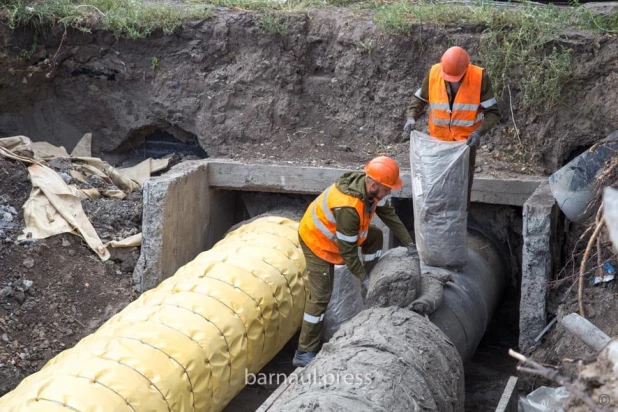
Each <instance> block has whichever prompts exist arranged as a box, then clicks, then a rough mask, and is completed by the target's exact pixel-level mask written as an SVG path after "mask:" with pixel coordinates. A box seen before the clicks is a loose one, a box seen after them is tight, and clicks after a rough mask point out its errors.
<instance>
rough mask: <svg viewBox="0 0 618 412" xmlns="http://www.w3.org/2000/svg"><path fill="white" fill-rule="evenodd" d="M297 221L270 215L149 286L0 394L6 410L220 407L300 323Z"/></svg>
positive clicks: (301, 270)
mask: <svg viewBox="0 0 618 412" xmlns="http://www.w3.org/2000/svg"><path fill="white" fill-rule="evenodd" d="M297 230H298V223H297V222H294V221H292V220H289V219H285V218H280V217H266V218H261V219H258V220H255V221H253V222H251V223H249V224H246V225H244V226H242V227H240V228H239V229H237V230H235V231H233V232H231V233H229V234H228V235H227V236H226V237H225V238H224V239H223V240H221V241H220V242H219V243H217V244H216V245H215V246H214V247H213V248H212V249H210V250H209V251H207V252H204V253H201V254H200V255H199V256H198V257H197V258H195V260H193V261H192V262H189V263H187V264H186V265H185V266H183V267H182V268H180V269H179V270H178V272H176V274H175V275H174V276H173V277H171V278H169V279H167V280H165V281H164V282H162V283H161V284H160V285H159V286H158V287H157V288H156V289H153V290H151V291H148V292H146V293H144V294H143V295H142V296H141V297H140V298H139V299H137V300H136V301H135V302H133V303H131V304H130V305H128V306H127V307H126V308H125V309H124V310H123V311H122V312H120V313H118V314H117V315H115V316H114V317H112V318H111V319H110V320H108V321H107V322H106V323H105V324H103V325H102V326H101V327H100V328H99V330H97V331H96V332H95V333H93V334H92V335H90V336H87V337H85V338H84V339H82V340H81V341H80V342H79V343H78V344H77V345H75V347H74V348H72V349H69V350H66V351H64V352H62V353H61V354H59V355H58V356H56V357H55V358H53V359H52V360H50V361H49V362H48V363H47V364H46V365H45V366H44V367H43V369H41V370H40V371H39V372H37V373H35V374H33V375H31V376H29V377H27V378H26V379H24V380H23V381H22V383H21V384H20V385H19V386H18V387H17V388H16V389H15V390H13V391H12V392H10V393H8V394H7V395H5V396H4V397H2V398H0V411H2V412H8V411H29V412H36V411H45V412H54V411H62V412H67V411H80V412H94V411H105V412H111V411H114V412H116V411H118V412H120V411H220V410H222V409H223V408H224V407H225V405H226V404H227V403H228V402H229V401H230V400H231V399H232V398H233V397H234V396H235V395H236V394H237V393H238V392H239V391H240V390H241V389H242V388H243V386H244V385H245V373H257V372H258V371H259V370H260V369H261V368H262V367H263V366H264V365H265V364H266V363H267V362H268V361H269V360H270V359H272V358H273V356H274V355H275V354H276V353H277V352H279V351H280V350H281V348H282V347H283V345H284V344H285V343H286V342H287V341H288V340H289V339H290V338H291V337H292V335H294V333H295V332H296V331H297V330H298V328H299V327H300V324H301V321H302V315H303V309H304V303H305V294H306V293H307V291H306V288H305V285H306V273H305V260H304V257H303V254H302V251H301V249H300V246H299V243H298V234H297Z"/></svg>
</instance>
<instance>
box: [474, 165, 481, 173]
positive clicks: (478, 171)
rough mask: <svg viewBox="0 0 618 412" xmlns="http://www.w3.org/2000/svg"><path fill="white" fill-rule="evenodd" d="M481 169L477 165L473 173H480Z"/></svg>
mask: <svg viewBox="0 0 618 412" xmlns="http://www.w3.org/2000/svg"><path fill="white" fill-rule="evenodd" d="M482 171H483V168H482V167H481V166H478V167H477V168H476V169H474V173H481V172H482Z"/></svg>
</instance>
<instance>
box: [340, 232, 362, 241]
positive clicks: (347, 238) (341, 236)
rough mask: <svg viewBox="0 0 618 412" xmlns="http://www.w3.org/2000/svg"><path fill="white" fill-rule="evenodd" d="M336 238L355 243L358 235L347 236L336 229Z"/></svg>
mask: <svg viewBox="0 0 618 412" xmlns="http://www.w3.org/2000/svg"><path fill="white" fill-rule="evenodd" d="M337 239H339V240H343V241H345V242H350V243H352V242H354V243H356V242H357V241H358V235H354V236H348V235H344V234H343V233H341V232H339V231H337Z"/></svg>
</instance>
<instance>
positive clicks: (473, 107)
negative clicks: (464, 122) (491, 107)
mask: <svg viewBox="0 0 618 412" xmlns="http://www.w3.org/2000/svg"><path fill="white" fill-rule="evenodd" d="M478 109H479V105H478V104H463V103H455V104H453V110H466V111H468V110H469V111H473V112H476V111H477V110H478Z"/></svg>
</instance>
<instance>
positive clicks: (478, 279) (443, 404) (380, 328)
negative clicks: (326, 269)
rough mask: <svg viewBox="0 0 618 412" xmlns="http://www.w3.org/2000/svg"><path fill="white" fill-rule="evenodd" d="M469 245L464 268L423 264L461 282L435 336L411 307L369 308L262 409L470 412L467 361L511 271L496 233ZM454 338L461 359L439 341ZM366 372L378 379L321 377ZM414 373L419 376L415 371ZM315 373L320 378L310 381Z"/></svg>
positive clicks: (448, 292)
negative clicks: (338, 381)
mask: <svg viewBox="0 0 618 412" xmlns="http://www.w3.org/2000/svg"><path fill="white" fill-rule="evenodd" d="M468 246H469V250H468V265H467V266H466V267H465V268H464V269H463V270H462V271H459V272H458V271H449V270H445V269H441V268H431V267H424V268H423V269H424V271H440V272H448V273H450V274H451V276H452V278H453V280H454V282H453V283H449V284H448V285H447V286H446V287H445V289H444V300H443V303H442V305H441V306H440V308H439V309H438V310H437V311H436V312H435V313H434V314H432V316H430V318H429V319H430V320H431V322H432V323H434V325H435V326H437V327H438V329H439V330H437V329H436V330H435V334H433V335H431V334H429V335H428V334H427V332H428V331H429V330H431V328H434V329H435V326H433V325H431V323H429V322H427V320H426V318H424V317H421V316H419V315H417V314H414V313H412V312H410V311H408V310H406V309H401V308H397V307H390V308H370V309H366V310H364V311H362V312H361V313H360V314H359V315H357V316H356V317H355V318H353V319H352V320H350V321H349V322H348V323H347V324H345V325H344V326H343V327H342V331H341V332H342V333H338V334H336V335H335V337H334V338H333V340H332V341H331V342H330V343H329V346H328V347H327V348H326V347H325V349H323V353H321V354H320V356H318V358H316V360H315V361H313V362H312V363H311V364H310V365H309V366H307V367H306V368H304V369H302V370H301V371H300V373H299V376H300V378H299V380H297V382H296V383H293V384H290V385H287V386H285V387H283V388H280V389H278V390H277V391H276V392H275V393H274V394H273V395H272V396H271V397H270V398H269V399H268V400H267V401H266V402H265V403H264V404H263V405H262V407H261V408H260V409H258V411H261V412H264V411H268V412H274V411H277V412H288V411H296V410H299V409H302V408H307V409H311V408H318V407H319V409H320V410H324V411H338V412H361V411H365V410H367V411H389V412H400V411H401V412H404V411H409V410H416V409H419V408H422V409H423V410H427V411H452V412H460V411H463V404H464V387H463V383H464V379H463V366H462V360H463V361H466V360H469V359H470V358H471V357H472V355H473V354H474V351H475V350H476V348H477V346H478V344H479V343H480V341H481V339H482V337H483V335H484V333H485V331H486V329H487V326H488V325H489V322H490V320H491V317H492V315H493V312H494V310H495V308H496V306H497V305H498V303H499V301H500V298H501V296H502V293H503V291H504V286H505V284H506V279H507V275H508V273H509V267H508V264H507V260H506V259H505V255H504V254H503V253H502V252H501V250H500V247H499V246H498V245H497V244H496V243H495V242H493V240H492V239H491V238H490V237H489V236H486V235H484V234H482V233H481V232H480V231H476V230H471V231H469V236H468ZM440 331H441V332H440ZM444 335H446V336H444ZM447 337H448V340H450V341H451V342H452V343H453V344H454V345H455V348H456V349H457V352H458V353H459V355H460V357H461V359H458V358H459V357H458V356H457V353H456V352H455V350H454V349H453V347H452V346H451V345H450V343H449V344H446V345H443V346H440V347H438V346H435V344H436V343H437V342H442V343H446V342H447V339H446V338H447ZM359 371H363V372H366V371H369V372H371V373H372V380H371V382H370V383H365V384H355V383H354V384H350V385H342V384H335V385H328V384H326V385H325V384H324V383H323V382H322V381H321V379H323V378H325V377H330V376H339V375H344V374H350V373H354V372H359ZM411 371H418V372H419V373H418V375H414V376H412V375H411V374H410V373H411ZM310 376H313V377H315V378H316V379H313V380H310V379H305V378H307V377H310ZM303 379H305V380H304V381H303ZM394 382H397V384H394ZM421 405H422V407H421Z"/></svg>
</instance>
